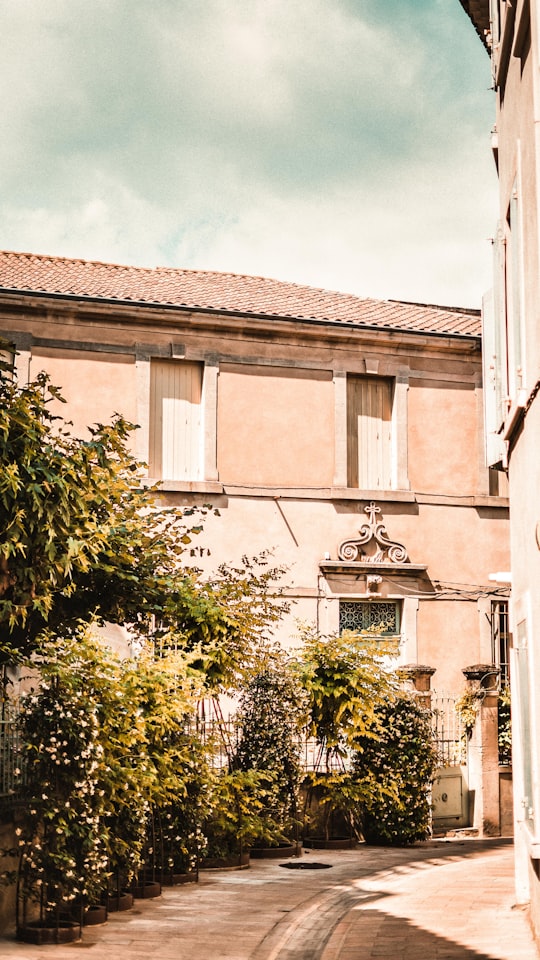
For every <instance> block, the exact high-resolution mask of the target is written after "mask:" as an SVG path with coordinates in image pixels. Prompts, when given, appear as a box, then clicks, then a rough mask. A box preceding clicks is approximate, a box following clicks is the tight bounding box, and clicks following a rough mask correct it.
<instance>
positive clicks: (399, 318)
mask: <svg viewBox="0 0 540 960" xmlns="http://www.w3.org/2000/svg"><path fill="white" fill-rule="evenodd" d="M1 291H10V292H15V291H16V292H18V293H33V294H50V295H54V296H60V297H61V296H69V297H76V298H78V299H87V298H88V299H90V300H94V301H99V300H107V301H118V302H119V303H130V302H131V303H137V304H147V305H152V306H160V307H164V306H165V307H176V308H185V309H190V310H193V309H202V310H213V311H214V310H215V311H226V312H227V313H239V314H249V315H255V316H260V317H276V318H294V319H298V320H307V321H314V322H318V323H339V324H347V325H348V324H351V325H353V326H366V327H383V328H388V329H393V330H404V331H411V332H412V331H417V332H427V333H440V334H442V335H444V334H451V335H458V336H472V337H477V336H479V335H480V316H479V313H478V312H477V311H473V310H472V311H470V312H467V311H465V310H461V309H459V308H450V307H448V308H447V307H437V306H431V305H430V306H427V305H423V304H416V303H402V302H400V301H395V300H373V299H370V298H364V297H358V296H354V295H353V294H347V293H337V292H334V291H331V290H320V289H318V288H316V287H308V286H302V285H300V284H296V283H287V282H283V281H279V280H269V279H266V278H264V277H251V276H244V275H241V274H234V273H215V272H211V271H205V270H177V269H174V268H171V267H156V268H154V269H150V268H146V267H129V266H118V265H116V264H111V263H98V262H95V261H89V260H71V259H67V258H63V257H47V256H38V255H36V254H27V253H12V252H6V251H5V252H1V251H0V292H1Z"/></svg>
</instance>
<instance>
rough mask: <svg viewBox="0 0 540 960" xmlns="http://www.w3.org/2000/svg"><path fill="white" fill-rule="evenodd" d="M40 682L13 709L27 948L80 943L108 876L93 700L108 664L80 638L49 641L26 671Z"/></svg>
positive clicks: (21, 925)
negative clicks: (20, 773) (22, 758)
mask: <svg viewBox="0 0 540 960" xmlns="http://www.w3.org/2000/svg"><path fill="white" fill-rule="evenodd" d="M32 666H33V667H34V668H35V667H36V666H37V667H38V669H39V677H40V679H39V682H38V683H37V684H36V686H35V688H34V689H32V691H31V692H30V693H28V694H27V695H26V696H25V697H23V699H22V703H21V738H22V745H23V751H24V753H25V755H26V778H27V779H26V787H25V792H26V798H27V807H26V814H25V817H24V819H23V821H22V824H21V826H19V827H17V831H16V832H17V834H18V837H19V849H20V868H19V874H18V881H17V883H18V896H17V935H18V937H19V939H23V940H27V941H31V942H34V943H48V942H66V941H68V940H72V939H77V938H78V937H79V936H80V927H81V923H82V919H83V913H84V910H85V908H86V907H87V906H88V905H89V904H92V903H94V902H96V900H97V901H99V895H100V892H101V888H102V886H103V883H104V877H105V872H106V869H107V851H106V848H105V844H104V842H103V834H102V830H101V816H102V811H103V797H102V795H101V793H100V791H99V789H98V781H97V771H98V770H99V767H100V764H101V760H102V753H103V748H102V744H101V740H100V726H99V718H98V706H97V701H98V695H99V691H100V689H101V688H102V686H103V683H104V682H105V683H106V682H107V681H103V680H102V673H105V674H106V673H107V664H106V663H105V661H104V659H103V658H102V656H101V653H100V651H99V650H98V649H95V648H94V647H93V645H92V643H91V641H90V640H89V639H88V637H86V636H85V635H84V634H81V635H79V636H77V637H76V638H69V637H68V638H59V637H54V639H53V638H50V637H49V638H48V639H47V640H46V641H44V644H43V647H42V651H41V655H40V656H39V657H38V658H35V659H34V660H33V661H32Z"/></svg>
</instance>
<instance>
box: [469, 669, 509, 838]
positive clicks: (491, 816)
mask: <svg viewBox="0 0 540 960" xmlns="http://www.w3.org/2000/svg"><path fill="white" fill-rule="evenodd" d="M463 674H464V676H465V678H466V680H467V690H468V692H469V693H470V694H471V695H472V697H474V698H475V700H476V702H477V718H476V723H475V724H474V727H473V729H472V731H471V735H470V739H469V741H468V745H467V770H468V781H469V784H468V786H469V803H470V810H469V815H470V823H472V826H473V827H474V828H476V829H477V830H478V835H479V836H481V837H500V835H501V815H500V800H499V724H498V701H499V688H498V677H499V669H498V667H496V666H494V665H493V664H485V663H479V664H475V665H474V666H472V667H466V668H465V669H464V670H463Z"/></svg>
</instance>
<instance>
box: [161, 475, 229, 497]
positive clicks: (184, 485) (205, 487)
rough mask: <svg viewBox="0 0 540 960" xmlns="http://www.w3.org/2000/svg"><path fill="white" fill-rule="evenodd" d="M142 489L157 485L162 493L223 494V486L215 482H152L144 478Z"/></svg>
mask: <svg viewBox="0 0 540 960" xmlns="http://www.w3.org/2000/svg"><path fill="white" fill-rule="evenodd" d="M142 483H143V486H144V487H153V486H154V485H157V486H158V488H159V490H160V491H163V493H220V494H221V493H223V484H222V483H219V481H215V480H154V479H152V478H151V477H145V478H144V479H143V481H142Z"/></svg>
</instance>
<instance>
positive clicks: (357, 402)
mask: <svg viewBox="0 0 540 960" xmlns="http://www.w3.org/2000/svg"><path fill="white" fill-rule="evenodd" d="M347 392H348V396H347V419H348V423H347V450H348V485H349V486H350V487H357V488H359V489H365V490H389V489H391V487H392V382H391V381H390V380H384V379H383V378H379V377H349V380H348V386H347Z"/></svg>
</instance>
